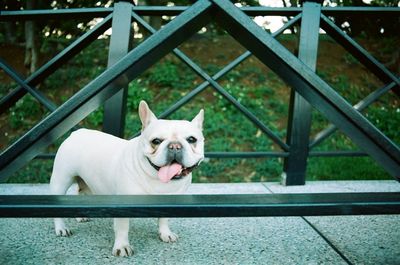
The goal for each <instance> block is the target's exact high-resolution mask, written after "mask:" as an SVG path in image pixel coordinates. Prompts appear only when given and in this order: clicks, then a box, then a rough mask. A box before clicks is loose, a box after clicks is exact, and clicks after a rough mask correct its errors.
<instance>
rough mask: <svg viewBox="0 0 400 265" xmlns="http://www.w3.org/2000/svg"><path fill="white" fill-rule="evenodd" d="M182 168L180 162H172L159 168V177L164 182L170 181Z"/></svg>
mask: <svg viewBox="0 0 400 265" xmlns="http://www.w3.org/2000/svg"><path fill="white" fill-rule="evenodd" d="M181 170H182V166H181V165H179V164H176V163H175V164H172V165H169V166H163V167H162V168H160V170H158V177H159V179H160V180H161V182H163V183H167V182H169V181H170V180H171V179H172V178H173V177H174V176H176V175H178V174H179V173H180V172H181Z"/></svg>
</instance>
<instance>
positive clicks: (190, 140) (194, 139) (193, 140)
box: [186, 136, 197, 144]
mask: <svg viewBox="0 0 400 265" xmlns="http://www.w3.org/2000/svg"><path fill="white" fill-rule="evenodd" d="M186 141H188V143H189V144H194V143H196V142H197V139H196V138H194V137H193V136H190V137H188V138H186Z"/></svg>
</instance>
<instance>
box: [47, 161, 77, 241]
mask: <svg viewBox="0 0 400 265" xmlns="http://www.w3.org/2000/svg"><path fill="white" fill-rule="evenodd" d="M57 162H58V161H57V158H56V160H55V162H54V167H53V173H52V175H51V178H50V194H51V195H65V193H66V192H67V190H68V188H69V187H71V185H72V184H73V183H74V182H75V181H76V178H75V174H71V172H68V170H65V169H63V168H62V166H60V165H58V163H57ZM54 228H55V232H56V235H57V236H71V235H72V232H71V230H70V229H69V228H68V227H67V225H66V224H65V222H64V220H63V219H62V218H54Z"/></svg>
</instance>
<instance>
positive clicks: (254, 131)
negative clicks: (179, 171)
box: [4, 41, 400, 182]
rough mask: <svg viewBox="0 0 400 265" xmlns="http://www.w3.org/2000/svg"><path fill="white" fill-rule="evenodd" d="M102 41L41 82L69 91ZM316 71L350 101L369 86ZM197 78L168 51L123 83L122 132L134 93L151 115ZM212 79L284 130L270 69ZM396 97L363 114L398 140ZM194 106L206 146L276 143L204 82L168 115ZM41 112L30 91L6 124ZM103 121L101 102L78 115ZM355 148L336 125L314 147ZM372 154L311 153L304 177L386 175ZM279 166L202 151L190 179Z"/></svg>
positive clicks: (272, 176)
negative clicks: (200, 116)
mask: <svg viewBox="0 0 400 265" xmlns="http://www.w3.org/2000/svg"><path fill="white" fill-rule="evenodd" d="M106 47H107V43H106V41H96V42H94V43H93V44H92V45H91V46H90V47H89V48H87V49H85V50H84V51H83V52H82V53H81V54H80V55H79V56H78V57H77V58H75V59H74V60H73V61H71V62H69V63H68V65H67V66H66V67H63V68H62V69H60V70H58V71H57V72H55V73H54V74H53V75H51V77H50V78H49V79H47V81H46V82H45V85H43V87H41V89H42V90H43V91H44V92H46V93H47V95H49V97H51V98H52V99H54V100H55V101H56V102H57V103H58V104H62V103H63V102H64V101H65V100H67V99H68V98H69V97H70V95H72V94H73V93H74V92H75V91H77V90H78V89H79V88H81V87H83V86H84V85H85V84H86V83H88V82H89V81H90V80H92V79H93V78H95V77H96V76H97V75H98V74H99V73H101V72H102V71H103V70H104V69H105V65H106V58H107V48H106ZM53 48H54V47H53V46H49V47H45V49H48V50H49V51H53V52H54V50H52V49H53ZM344 60H345V62H346V63H347V64H349V65H353V64H355V61H354V58H353V57H351V56H347V57H345V58H344ZM219 69H220V67H219V66H217V65H215V64H207V65H206V66H205V70H206V72H208V73H209V74H214V73H215V72H217V71H218V70H219ZM318 74H319V75H320V76H321V77H322V78H323V79H325V80H327V81H328V82H329V83H330V84H331V85H332V86H333V87H334V88H335V89H336V90H337V91H338V93H340V94H341V95H342V96H344V97H345V98H346V99H349V100H350V101H351V102H356V101H357V100H359V99H361V98H362V97H363V96H365V95H362V92H363V88H364V87H367V88H368V86H367V84H363V83H360V82H358V83H354V82H353V81H352V80H350V79H349V77H348V76H347V75H344V74H341V73H337V71H336V69H335V68H334V66H332V67H331V68H328V69H326V68H324V69H319V71H318ZM201 82H203V80H201V79H200V78H199V77H198V76H196V75H195V74H194V73H193V72H192V71H191V70H190V69H189V68H188V67H187V66H186V65H183V64H182V63H179V62H177V61H176V59H175V58H172V57H169V56H167V57H166V58H164V59H163V60H162V61H160V62H159V63H157V64H156V65H154V66H153V67H152V68H151V69H149V70H148V71H146V72H145V73H143V74H142V75H141V76H139V78H137V79H135V80H133V81H132V82H131V83H130V84H129V87H128V98H127V115H126V133H125V137H126V138H129V137H131V136H133V135H135V134H136V133H137V132H139V131H140V126H141V125H140V121H139V117H138V114H137V107H138V105H139V102H140V100H142V99H143V100H146V101H147V102H149V104H150V107H151V108H152V109H153V110H154V112H155V113H156V115H159V114H160V113H162V112H163V111H165V110H166V109H167V108H168V107H170V106H171V105H172V104H173V103H174V102H176V100H178V99H179V98H181V97H182V96H183V95H185V94H186V93H188V92H189V91H190V90H191V89H192V88H193V87H194V86H196V85H198V84H200V83H201ZM219 83H220V84H221V86H223V87H224V89H226V91H227V92H229V93H230V94H231V95H232V96H233V97H234V98H235V99H237V100H238V102H239V103H240V104H242V105H243V106H245V107H246V108H248V109H249V110H250V111H251V112H252V113H253V114H255V115H256V116H257V117H259V118H260V120H261V121H262V122H263V123H265V124H266V125H267V126H268V127H269V128H270V129H271V130H273V131H274V132H275V133H276V134H277V135H278V136H279V137H281V138H282V139H284V138H285V134H286V123H287V113H288V94H289V93H288V91H289V90H288V89H287V87H285V85H284V84H283V83H282V82H281V81H280V80H279V78H277V76H276V75H274V74H272V73H271V72H270V71H269V72H268V71H267V72H266V71H265V70H264V69H262V68H260V67H256V66H254V65H251V66H246V67H241V68H237V69H235V70H232V71H231V72H230V73H229V74H227V75H226V76H225V77H224V78H221V80H219ZM364 85H365V86H364ZM6 89H7V88H4V90H6ZM368 89H369V88H368ZM364 92H365V91H364ZM395 105H396V104H395V103H394V102H393V100H392V99H385V100H382V101H380V102H379V104H374V105H372V106H371V107H370V108H368V111H366V112H365V115H366V116H367V117H368V118H369V119H370V120H371V122H373V123H374V124H375V125H377V126H378V127H379V128H380V129H381V130H382V131H384V132H385V133H386V134H387V135H388V136H389V137H390V138H391V139H393V140H394V141H395V142H397V143H398V142H400V139H399V134H398V128H400V119H399V118H398V117H399V114H400V111H399V109H398V107H394V106H395ZM201 108H204V109H205V117H206V118H205V124H204V134H205V137H206V151H279V150H280V149H279V147H277V146H276V145H275V144H274V143H273V142H272V141H271V140H270V139H269V138H268V137H266V136H265V135H264V134H263V133H262V132H261V130H259V129H258V128H256V127H255V126H254V125H253V124H252V122H251V121H249V120H248V119H247V118H246V117H245V116H243V115H242V114H241V113H240V112H239V111H238V110H237V109H236V108H235V107H234V106H233V105H232V104H230V103H229V101H228V100H227V99H226V98H224V96H223V95H221V94H220V93H218V92H217V91H216V90H214V89H213V88H211V87H209V88H207V89H206V90H205V91H204V92H202V93H201V94H200V95H198V96H197V97H196V99H194V100H192V101H190V102H189V103H188V104H187V105H186V106H184V107H182V108H181V109H180V110H178V111H177V112H176V113H174V114H172V115H171V117H169V118H172V119H192V118H193V117H194V116H195V115H196V114H197V113H198V111H199V110H200V109H201ZM43 115H45V111H44V110H43V109H42V108H40V107H39V105H38V103H37V102H36V100H35V99H33V98H32V97H31V96H29V95H27V96H25V97H24V98H23V99H22V100H20V101H19V102H18V103H17V104H16V106H15V107H13V108H12V109H11V112H10V114H9V119H8V123H9V124H8V125H9V127H11V128H13V129H16V130H19V129H21V128H29V127H30V126H31V125H33V124H35V121H37V120H39V119H40V118H41V117H42V116H43ZM102 121H103V108H100V109H98V110H96V111H95V112H93V113H92V114H90V115H89V116H88V117H87V118H86V119H84V121H83V122H82V123H81V125H82V126H84V127H90V128H96V129H101V126H102ZM387 121H390V122H387ZM327 124H328V122H327V121H326V119H325V118H324V117H323V116H322V115H321V114H319V113H315V114H314V115H313V128H314V130H316V131H319V130H321V129H323V128H325V127H326V126H327ZM354 148H355V146H354V144H352V142H351V141H350V140H349V139H348V138H347V137H345V136H344V135H343V134H340V133H336V134H335V135H333V136H331V137H330V138H328V139H327V140H326V141H325V142H324V143H323V144H322V145H321V146H318V148H316V149H315V150H316V151H318V150H319V151H323V150H352V149H354ZM54 149H55V148H54ZM371 161H372V160H371V159H370V158H365V157H361V158H310V160H309V167H308V180H321V179H355V178H359V179H375V178H381V179H382V178H383V179H386V178H388V174H387V173H385V172H384V171H383V170H382V169H381V168H380V167H378V166H377V165H375V164H374V163H371ZM51 163H52V162H51V161H44V160H34V161H32V162H31V163H30V164H29V165H28V166H27V167H25V168H24V169H23V170H20V171H18V173H17V174H15V175H14V176H13V177H12V179H11V181H13V182H48V178H49V176H50V173H51V166H52V165H51ZM355 165H357V166H355ZM281 173H282V159H280V158H263V159H206V160H205V161H204V162H203V163H202V164H201V166H200V167H199V168H198V169H197V170H195V171H194V173H193V176H194V181H195V182H243V181H246V182H248V181H278V180H279V178H280V175H281Z"/></svg>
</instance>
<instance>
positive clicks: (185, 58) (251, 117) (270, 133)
mask: <svg viewBox="0 0 400 265" xmlns="http://www.w3.org/2000/svg"><path fill="white" fill-rule="evenodd" d="M132 17H133V18H134V19H135V20H136V21H137V22H138V23H139V24H140V25H141V26H143V27H144V28H145V29H146V30H147V31H149V32H150V33H152V34H154V33H155V32H156V30H155V29H154V28H152V27H151V26H150V25H149V24H148V23H147V22H146V21H144V20H143V19H142V18H141V17H140V16H138V15H137V14H135V13H134V12H133V13H132ZM300 17H301V15H300V14H299V15H297V16H296V17H295V18H293V19H292V20H290V21H289V22H287V23H286V24H285V25H284V26H283V27H282V28H281V29H279V30H277V31H276V32H275V33H274V34H273V35H274V37H275V36H278V35H279V34H281V33H282V32H283V31H284V30H285V29H287V28H288V27H290V26H292V25H293V24H294V23H296V22H297V21H298V20H299V19H300ZM173 52H174V54H175V55H176V56H177V57H178V58H179V59H181V60H182V61H183V62H184V63H185V64H186V65H187V66H189V67H190V68H191V69H192V70H193V71H195V72H196V73H197V74H198V75H199V76H200V77H202V78H203V79H204V80H205V82H204V83H203V84H201V85H200V87H201V89H197V88H196V89H194V90H193V91H195V93H191V94H190V97H191V98H192V97H194V96H195V95H197V94H198V93H200V92H201V91H202V90H203V89H204V88H206V87H207V86H208V85H211V86H213V87H214V89H215V90H216V91H217V92H218V93H220V94H221V95H222V96H223V97H225V99H227V100H228V101H229V102H231V104H233V105H234V106H235V107H236V108H237V109H238V110H239V111H240V112H242V114H244V115H245V116H246V117H247V118H248V119H249V120H250V121H251V122H253V123H254V124H255V125H256V126H257V127H258V128H259V129H260V130H261V131H262V132H264V133H265V134H266V135H267V136H268V137H269V138H270V139H272V140H273V141H274V142H275V143H276V144H277V145H279V146H280V147H281V148H282V149H283V150H285V151H288V150H289V146H288V145H287V144H285V143H284V142H283V141H282V140H281V139H280V138H279V137H278V136H277V135H276V134H275V133H274V132H273V131H272V130H271V129H269V128H268V127H267V126H266V125H265V124H264V123H263V122H262V121H260V120H259V119H258V118H257V117H256V116H255V115H254V114H253V113H252V112H251V111H249V110H248V109H247V108H246V107H244V106H243V105H242V104H240V103H239V102H238V101H237V100H236V99H235V98H234V97H233V96H232V95H230V94H229V93H228V92H227V91H226V90H225V89H224V88H223V87H222V86H221V85H219V84H218V83H217V82H216V79H215V78H214V77H211V76H210V75H208V74H207V73H206V72H205V71H204V70H203V69H201V68H200V67H199V66H198V65H197V64H196V63H195V62H193V60H191V59H190V58H189V57H188V56H186V55H185V54H184V53H183V52H182V51H180V50H179V49H177V48H176V49H174V50H173ZM245 54H246V58H247V54H249V56H250V55H251V53H250V52H246V53H245ZM243 60H244V59H243ZM193 91H192V92H193ZM186 102H187V101H186Z"/></svg>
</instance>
